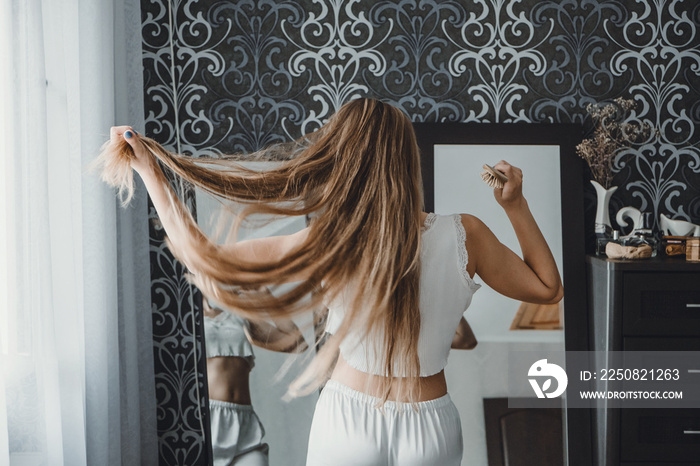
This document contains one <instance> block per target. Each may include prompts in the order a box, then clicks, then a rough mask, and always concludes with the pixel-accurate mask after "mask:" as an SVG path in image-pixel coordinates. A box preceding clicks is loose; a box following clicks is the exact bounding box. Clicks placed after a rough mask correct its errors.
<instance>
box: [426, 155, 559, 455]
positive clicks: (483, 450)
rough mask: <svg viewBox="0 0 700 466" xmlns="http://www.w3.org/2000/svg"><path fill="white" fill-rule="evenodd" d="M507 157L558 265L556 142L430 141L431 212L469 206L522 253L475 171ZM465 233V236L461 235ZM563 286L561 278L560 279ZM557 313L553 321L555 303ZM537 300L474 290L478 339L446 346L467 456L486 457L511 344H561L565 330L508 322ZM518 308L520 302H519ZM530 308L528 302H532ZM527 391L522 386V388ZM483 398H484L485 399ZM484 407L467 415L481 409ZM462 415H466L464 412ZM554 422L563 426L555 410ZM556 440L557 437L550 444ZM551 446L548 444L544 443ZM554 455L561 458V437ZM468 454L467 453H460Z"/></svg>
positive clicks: (524, 347) (472, 316) (470, 315)
mask: <svg viewBox="0 0 700 466" xmlns="http://www.w3.org/2000/svg"><path fill="white" fill-rule="evenodd" d="M499 160H506V161H507V162H508V163H510V164H511V165H514V166H516V167H518V168H520V169H521V170H522V171H523V195H524V196H525V199H527V201H528V206H529V207H530V210H531V211H532V214H533V216H534V217H535V220H537V223H538V225H539V227H540V230H541V231H542V233H543V235H544V237H545V239H546V240H547V244H548V245H549V248H550V249H551V251H552V254H553V255H554V259H555V262H556V264H557V267H558V269H559V270H560V271H561V270H562V225H561V215H560V212H561V189H560V186H559V170H560V166H559V147H558V146H530V145H528V146H515V145H513V146H506V145H476V144H475V145H471V144H470V145H436V146H435V151H434V170H435V173H434V177H435V191H434V201H435V207H434V209H435V212H436V213H438V214H450V213H453V212H463V213H469V214H472V215H474V216H476V217H478V218H479V219H480V220H481V221H483V222H484V223H485V224H486V226H488V227H489V229H490V230H491V231H492V232H494V234H496V236H497V237H498V239H499V240H500V241H501V243H503V244H504V245H506V246H507V247H508V248H509V249H511V250H512V251H514V252H515V253H517V254H518V255H519V256H521V257H522V254H521V251H520V246H519V243H518V239H517V237H516V235H515V232H514V230H513V227H512V226H511V224H510V221H509V220H508V217H507V215H506V213H505V211H504V210H503V209H502V208H501V207H500V206H499V205H498V204H497V202H496V200H495V199H494V196H493V188H491V187H489V186H487V185H486V184H485V183H484V182H482V180H481V179H480V177H479V173H480V172H481V171H482V165H483V164H484V163H487V164H489V165H494V164H496V163H497V162H498V161H499ZM467 241H469V239H468V238H467ZM564 287H565V288H566V284H564ZM562 303H563V301H561V302H560V303H559V304H557V305H554V307H555V308H556V309H557V312H556V320H557V322H559V312H558V310H559V306H560V305H562ZM537 306H538V305H532V304H529V303H527V304H524V303H522V302H520V301H516V300H514V299H511V298H508V297H506V296H504V295H502V294H500V293H498V292H496V291H495V290H493V289H491V288H490V287H489V286H488V285H487V284H485V283H482V289H481V290H479V293H475V294H474V297H473V299H472V303H471V305H470V306H469V309H468V310H467V312H466V317H467V320H468V321H469V323H470V324H471V326H472V328H473V329H474V333H475V334H476V338H478V340H479V345H478V346H477V347H476V348H475V350H474V351H472V352H461V351H460V352H457V351H455V352H452V353H451V355H450V364H448V365H447V367H446V369H445V375H446V377H447V383H448V387H450V390H451V392H452V399H453V400H454V402H455V404H456V405H457V408H458V410H459V411H460V412H461V413H463V422H462V434H463V441H464V451H465V452H467V451H468V452H470V455H469V456H470V461H473V464H490V463H489V462H488V461H489V460H488V457H489V455H488V444H487V442H488V441H489V439H487V438H486V437H485V433H486V426H487V424H488V419H487V417H488V416H489V415H490V413H489V412H488V411H487V410H486V406H485V405H484V400H485V399H492V398H506V397H508V396H517V395H520V394H515V393H508V392H507V387H508V379H507V376H508V353H509V351H514V350H515V351H518V350H519V351H529V350H540V349H547V350H553V351H557V350H559V351H563V350H564V337H563V330H561V329H554V330H511V327H512V326H513V324H514V320H515V319H516V316H518V311H519V310H521V311H522V312H521V313H520V314H521V315H520V316H522V314H524V311H528V314H529V313H530V312H529V311H530V310H536V309H537ZM521 308H522V309H521ZM533 308H534V309H533ZM524 395H528V394H524ZM487 406H488V405H487ZM481 412H483V413H484V415H479V416H477V415H474V414H472V415H467V413H481ZM466 419H468V421H467V422H465V421H464V420H466ZM556 420H558V421H559V423H558V427H555V426H551V429H552V430H554V429H558V430H559V432H560V434H561V429H562V426H561V417H559V418H558V419H555V421H556ZM555 447H556V445H555ZM550 449H551V447H550ZM559 451H560V453H559V460H560V461H563V456H562V452H561V445H559ZM465 456H466V455H465Z"/></svg>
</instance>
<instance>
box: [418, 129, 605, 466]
mask: <svg viewBox="0 0 700 466" xmlns="http://www.w3.org/2000/svg"><path fill="white" fill-rule="evenodd" d="M413 127H414V129H415V131H416V137H417V138H418V146H419V147H420V150H421V167H422V172H423V190H424V196H425V211H426V212H432V211H433V210H434V206H435V179H434V174H435V170H434V163H435V153H434V146H435V145H440V144H459V145H470V144H471V145H477V144H478V145H539V146H543V145H554V146H559V156H560V187H561V194H562V196H561V222H562V234H563V236H564V237H563V238H562V248H563V251H562V258H563V271H562V274H563V279H564V285H565V292H564V348H565V350H566V351H588V350H589V329H588V305H587V287H586V261H585V258H586V249H585V231H584V215H583V214H584V201H583V186H584V165H583V164H584V161H583V160H582V159H581V158H580V157H578V156H577V155H576V145H577V144H578V143H580V142H581V138H582V135H583V129H582V127H581V126H579V125H576V124H558V123H557V124H555V123H553V124H539V123H537V124H533V123H452V122H449V123H414V124H413ZM485 162H486V161H485ZM591 415H592V410H589V409H564V410H563V416H564V419H563V426H564V435H565V437H564V438H565V447H566V450H565V451H566V456H567V460H568V464H570V465H577V466H579V465H582V466H589V465H591V466H592V464H593V454H592V451H593V450H592V449H593V443H592V436H591V425H592V424H591Z"/></svg>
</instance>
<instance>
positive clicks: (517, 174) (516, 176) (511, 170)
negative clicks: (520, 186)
mask: <svg viewBox="0 0 700 466" xmlns="http://www.w3.org/2000/svg"><path fill="white" fill-rule="evenodd" d="M493 168H495V169H496V170H498V171H500V172H503V173H505V175H506V176H507V177H508V181H511V180H512V181H513V182H521V183H522V180H523V171H522V170H521V169H519V168H518V167H515V166H513V165H511V164H509V163H508V162H506V161H505V160H501V161H500V162H498V163H497V164H496V165H494V166H493Z"/></svg>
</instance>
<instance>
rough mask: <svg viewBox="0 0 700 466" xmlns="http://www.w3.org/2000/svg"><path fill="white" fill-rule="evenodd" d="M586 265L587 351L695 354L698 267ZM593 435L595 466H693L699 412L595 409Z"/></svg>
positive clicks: (699, 441)
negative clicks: (587, 304) (689, 352)
mask: <svg viewBox="0 0 700 466" xmlns="http://www.w3.org/2000/svg"><path fill="white" fill-rule="evenodd" d="M586 262H587V264H586V269H587V280H588V298H589V300H588V302H589V307H590V309H589V317H590V321H589V326H590V336H591V342H590V348H591V350H596V351H700V263H689V262H686V261H685V260H683V259H678V258H667V257H657V258H652V259H647V260H639V261H624V260H611V259H606V258H601V257H595V256H588V257H587V259H586ZM698 365H699V366H700V361H699V364H698ZM593 430H594V432H593V438H594V444H595V447H596V450H597V451H595V452H594V455H593V456H594V458H595V459H596V460H597V463H596V464H598V465H599V466H618V465H619V466H633V465H634V466H651V465H654V466H656V465H663V466H672V465H677V466H689V465H700V406H698V408H697V409H661V408H648V409H631V408H625V409H610V408H607V409H606V408H603V409H597V410H595V413H594V416H593Z"/></svg>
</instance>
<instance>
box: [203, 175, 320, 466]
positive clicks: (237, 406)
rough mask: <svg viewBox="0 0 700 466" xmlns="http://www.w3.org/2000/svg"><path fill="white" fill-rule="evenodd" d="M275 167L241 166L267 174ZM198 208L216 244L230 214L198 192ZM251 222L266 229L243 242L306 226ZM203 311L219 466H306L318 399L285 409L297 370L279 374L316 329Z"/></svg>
mask: <svg viewBox="0 0 700 466" xmlns="http://www.w3.org/2000/svg"><path fill="white" fill-rule="evenodd" d="M273 163H274V162H244V163H242V164H243V165H244V166H246V167H249V168H253V169H261V170H262V169H265V168H268V169H269V168H270V167H271V164H273ZM196 201H197V217H198V219H199V220H198V222H199V225H200V227H201V228H202V229H203V230H204V232H205V233H207V235H209V236H210V237H212V238H217V237H218V236H220V235H219V234H218V233H220V231H219V230H221V229H222V226H223V225H222V224H221V222H220V221H219V220H220V219H221V214H222V208H224V206H223V205H222V204H221V203H220V202H219V201H218V200H217V199H214V198H212V197H211V196H210V195H208V194H207V193H204V192H203V191H201V190H197V192H196ZM225 207H226V209H227V212H226V214H224V217H229V219H230V218H231V216H232V212H233V211H235V208H236V206H230V205H229V206H225ZM239 207H240V206H239ZM250 220H251V221H252V222H254V226H256V227H258V226H260V225H259V222H265V224H264V226H261V227H260V228H252V227H251V228H246V225H242V226H241V228H240V229H239V231H238V236H237V239H238V240H246V239H252V238H261V237H267V236H276V235H287V234H292V233H295V232H297V231H299V230H301V229H303V228H305V226H306V220H305V218H303V217H291V218H289V217H288V218H284V219H279V220H273V221H270V222H269V223H267V222H268V221H269V220H270V219H264V218H261V216H254V217H251V218H250ZM229 223H230V222H229ZM224 233H225V232H224ZM242 292H245V293H269V292H270V291H269V290H266V289H264V290H249V291H242ZM203 307H204V329H205V336H204V338H205V347H206V351H207V382H208V388H209V411H210V417H211V445H212V453H213V458H214V465H215V466H217V465H230V464H233V465H235V464H246V465H249V464H250V465H255V466H257V465H267V464H303V463H304V458H305V456H306V444H307V442H308V432H309V429H310V425H311V416H312V414H313V406H314V404H315V402H316V396H308V397H303V398H296V399H293V400H291V401H290V402H285V401H282V396H283V394H284V392H285V391H286V388H287V385H288V384H289V382H290V381H291V380H292V379H293V378H294V377H296V375H297V373H296V372H295V368H296V366H292V367H291V368H290V369H289V370H288V372H286V373H280V369H282V368H283V366H286V365H289V362H290V358H293V357H294V356H290V355H289V354H288V353H303V352H305V351H306V350H307V349H308V344H307V341H308V342H313V341H316V339H315V336H314V330H313V324H312V322H310V321H307V320H305V318H304V317H303V316H301V317H299V318H296V317H295V320H275V321H271V320H270V321H255V322H252V321H249V320H246V319H243V318H241V317H238V316H237V315H235V314H232V313H230V312H228V311H225V310H222V309H221V307H220V306H219V305H218V304H217V303H214V302H209V303H208V302H207V301H206V299H205V300H204V303H203ZM322 317H323V315H320V316H318V317H317V319H321V318H322ZM308 319H309V320H311V317H309V318H308ZM253 346H255V348H253ZM280 376H281V379H280Z"/></svg>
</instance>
